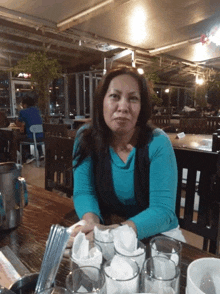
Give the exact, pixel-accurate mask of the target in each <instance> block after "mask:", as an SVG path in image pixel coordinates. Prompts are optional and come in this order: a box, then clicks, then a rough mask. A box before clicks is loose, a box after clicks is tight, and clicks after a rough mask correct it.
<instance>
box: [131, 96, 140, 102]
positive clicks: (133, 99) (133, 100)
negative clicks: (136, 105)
mask: <svg viewBox="0 0 220 294" xmlns="http://www.w3.org/2000/svg"><path fill="white" fill-rule="evenodd" d="M129 100H130V101H131V102H138V101H139V100H140V99H139V98H138V97H136V96H132V97H130V98H129Z"/></svg>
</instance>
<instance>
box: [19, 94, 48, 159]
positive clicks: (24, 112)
mask: <svg viewBox="0 0 220 294" xmlns="http://www.w3.org/2000/svg"><path fill="white" fill-rule="evenodd" d="M22 107H23V109H21V110H20V112H19V116H18V119H17V121H16V125H17V126H19V127H20V128H23V127H24V131H25V134H24V136H23V138H21V140H22V141H24V140H25V141H31V142H33V134H32V133H31V131H30V127H31V126H32V125H36V124H42V118H41V114H40V111H39V109H38V108H37V107H36V106H35V101H34V99H33V98H32V97H29V96H25V97H24V98H23V99H22ZM36 138H37V140H39V141H41V140H42V139H43V138H44V134H43V133H37V134H36ZM37 148H38V152H39V158H40V159H41V158H43V151H42V147H41V146H40V145H38V146H37ZM22 153H23V154H22V158H23V161H26V163H30V162H32V161H33V160H34V159H35V158H34V156H33V155H31V154H30V146H28V145H23V146H22Z"/></svg>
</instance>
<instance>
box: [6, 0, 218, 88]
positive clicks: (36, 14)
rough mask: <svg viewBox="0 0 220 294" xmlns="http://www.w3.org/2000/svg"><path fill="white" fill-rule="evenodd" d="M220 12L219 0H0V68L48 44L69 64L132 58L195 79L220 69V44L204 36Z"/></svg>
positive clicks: (166, 74)
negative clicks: (219, 45) (205, 40)
mask: <svg viewBox="0 0 220 294" xmlns="http://www.w3.org/2000/svg"><path fill="white" fill-rule="evenodd" d="M219 16H220V1H219V0H210V1H206V0H185V1H182V0H181V1H180V0H154V1H151V0H80V1H79V0H44V1H42V0H20V1H17V0H7V1H5V0H0V69H5V68H8V67H10V66H13V65H15V64H16V62H17V61H18V60H19V59H20V58H23V57H24V56H26V55H27V54H28V53H29V52H33V51H39V50H46V51H47V52H48V55H49V56H51V57H56V58H57V59H58V60H59V61H60V63H61V64H62V65H63V68H65V70H66V71H72V72H73V71H74V72H75V71H84V70H89V69H104V68H108V67H110V66H112V64H114V63H124V64H130V65H131V64H132V63H133V65H134V64H135V65H136V66H137V67H142V68H144V69H145V71H146V72H150V73H157V74H158V75H159V77H160V79H161V81H162V82H163V83H165V84H173V85H180V86H182V85H184V86H192V84H193V83H194V81H195V76H196V75H199V76H203V77H205V78H206V79H208V78H209V77H210V76H212V75H213V74H214V73H215V72H216V71H220V49H219V47H218V46H216V45H215V44H214V43H213V42H207V43H206V44H202V43H201V36H203V40H204V35H206V36H208V37H209V35H210V32H213V31H214V30H215V28H216V27H217V26H218V25H219V23H218V22H219Z"/></svg>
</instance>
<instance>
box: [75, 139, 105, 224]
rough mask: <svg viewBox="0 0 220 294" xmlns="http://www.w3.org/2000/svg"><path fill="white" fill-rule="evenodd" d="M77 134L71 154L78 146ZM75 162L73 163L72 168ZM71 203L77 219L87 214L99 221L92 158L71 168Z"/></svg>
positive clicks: (99, 214)
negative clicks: (72, 186) (95, 216)
mask: <svg viewBox="0 0 220 294" xmlns="http://www.w3.org/2000/svg"><path fill="white" fill-rule="evenodd" d="M79 136H80V135H79V133H78V135H77V136H76V139H75V142H74V147H73V154H74V152H75V151H76V149H77V146H78V144H79V141H80V139H79ZM75 163H76V162H74V161H73V166H74V164H75ZM73 182H74V190H73V203H74V208H75V211H76V213H77V215H78V217H79V218H80V219H81V218H82V217H83V215H84V214H85V213H87V212H92V213H94V214H96V215H97V216H98V217H99V218H100V219H101V213H100V209H99V204H98V199H97V196H96V192H95V184H94V175H93V163H92V158H91V157H87V158H86V159H84V160H83V161H82V163H81V164H80V165H79V166H78V167H76V168H73Z"/></svg>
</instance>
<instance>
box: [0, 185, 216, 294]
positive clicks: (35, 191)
mask: <svg viewBox="0 0 220 294" xmlns="http://www.w3.org/2000/svg"><path fill="white" fill-rule="evenodd" d="M28 196H29V204H28V205H27V206H26V207H25V208H24V212H23V221H22V224H20V225H19V226H18V227H17V228H16V229H13V230H10V231H0V248H1V247H3V246H6V245H7V246H9V248H10V249H11V250H12V251H13V252H14V253H15V254H16V256H17V257H18V258H19V259H20V261H21V262H22V263H23V264H24V265H25V266H26V267H27V268H28V270H30V272H39V270H40V267H41V263H42V259H43V255H44V251H45V245H46V240H47V238H48V235H49V231H50V227H51V225H52V224H60V225H62V226H65V227H68V226H70V225H72V224H73V223H76V222H77V221H78V217H77V216H76V213H75V211H74V208H73V202H72V199H69V198H65V197H61V196H59V195H58V194H56V193H54V192H49V191H46V190H44V189H42V188H39V187H35V186H29V185H28ZM143 242H144V243H145V244H146V245H148V243H149V239H144V240H143ZM202 257H213V255H211V254H209V253H207V252H205V251H202V250H200V249H197V248H195V247H193V246H191V245H188V244H183V249H182V260H181V279H180V284H181V289H180V294H185V286H186V271H187V267H188V265H189V264H190V263H191V262H192V261H193V260H195V259H197V258H202ZM69 270H70V264H69V260H68V258H63V260H62V263H61V265H60V268H59V270H58V274H57V277H56V282H57V284H58V285H64V281H65V277H66V275H67V274H68V272H69Z"/></svg>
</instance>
